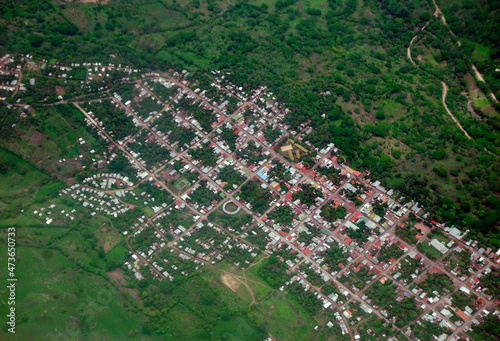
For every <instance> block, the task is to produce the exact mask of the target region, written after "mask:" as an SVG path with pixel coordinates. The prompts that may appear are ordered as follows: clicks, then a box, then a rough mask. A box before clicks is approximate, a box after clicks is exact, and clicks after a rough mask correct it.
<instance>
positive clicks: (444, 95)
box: [441, 81, 472, 140]
mask: <svg viewBox="0 0 500 341" xmlns="http://www.w3.org/2000/svg"><path fill="white" fill-rule="evenodd" d="M441 85H443V94H442V96H441V100H442V101H443V106H444V108H445V109H446V112H447V113H448V115H450V116H451V118H452V120H453V121H455V123H456V124H457V125H458V127H459V128H460V130H461V131H463V132H464V134H465V136H467V138H468V139H469V140H472V137H471V136H470V135H469V133H468V132H467V131H466V130H465V129H464V127H462V125H461V124H460V122H458V120H457V119H456V118H455V116H453V114H452V113H451V111H450V109H448V106H447V105H446V96H447V95H448V86H447V85H446V83H445V82H443V81H441Z"/></svg>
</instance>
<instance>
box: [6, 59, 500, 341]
mask: <svg viewBox="0 0 500 341" xmlns="http://www.w3.org/2000/svg"><path fill="white" fill-rule="evenodd" d="M15 60H16V61H18V62H19V65H21V63H26V64H28V65H30V67H32V68H38V67H40V68H42V65H45V66H44V67H43V70H45V69H46V70H47V71H44V72H47V73H48V72H53V73H54V74H55V73H57V74H58V75H59V76H58V77H59V79H60V80H61V81H62V82H64V81H65V79H68V77H70V76H68V75H71V74H72V75H74V74H75V69H77V70H81V69H82V68H84V69H85V70H84V73H83V72H82V75H81V79H82V80H81V81H79V82H80V85H79V86H78V87H77V89H78V90H77V91H76V93H77V95H78V96H79V97H78V98H77V99H75V100H72V99H71V98H70V97H68V96H64V95H63V94H61V95H60V96H58V98H54V99H53V100H52V102H53V103H61V102H65V103H72V105H73V106H74V107H75V108H76V109H77V110H78V111H79V112H80V113H81V114H82V115H83V121H84V122H85V124H86V125H87V127H88V128H89V129H90V130H91V131H92V132H93V134H94V135H95V136H96V138H98V139H99V140H100V143H102V144H103V145H104V146H106V148H105V150H104V151H103V152H101V153H97V152H96V151H95V150H94V149H90V147H88V149H87V150H85V153H84V152H82V154H79V155H77V156H76V157H75V158H74V160H66V159H63V160H58V162H59V163H60V164H64V163H66V162H73V161H74V162H78V163H80V166H81V170H82V171H85V174H86V176H85V177H83V178H82V179H80V181H78V182H75V183H73V184H72V185H71V186H69V187H66V188H64V189H63V190H61V191H60V192H59V195H58V198H57V200H55V201H54V202H53V203H51V204H50V205H48V206H45V207H40V208H38V209H33V210H32V211H31V212H27V213H29V214H31V215H33V216H35V217H36V218H37V219H40V220H41V221H43V222H44V223H45V224H47V225H50V224H53V223H54V221H58V220H59V221H72V220H74V219H75V214H76V212H78V211H79V212H80V214H85V215H88V216H92V217H93V216H95V215H105V216H107V217H110V219H112V221H114V222H115V225H116V226H117V228H118V229H119V232H120V233H121V234H122V235H123V236H124V238H126V241H127V245H128V246H129V248H130V252H129V255H128V257H127V258H126V259H125V261H124V263H123V264H116V266H125V267H126V268H127V270H128V272H129V273H130V274H131V275H132V277H134V278H135V279H136V280H137V281H140V280H143V279H147V280H148V281H172V280H174V279H175V278H177V277H183V276H188V275H189V274H191V273H194V272H196V271H199V270H200V269H202V268H204V267H211V266H217V264H218V263H219V262H221V261H222V260H224V261H226V262H228V263H231V264H233V265H234V266H235V267H237V268H240V269H247V268H249V267H250V266H251V265H252V264H254V263H255V262H256V261H257V260H258V259H261V258H262V256H264V257H276V258H277V259H278V260H279V263H280V264H281V265H280V266H274V267H273V268H272V271H270V274H269V276H270V278H269V279H266V278H264V279H266V280H267V281H268V282H269V283H270V285H271V286H273V287H276V288H277V290H280V291H282V292H283V291H292V292H294V293H296V295H297V296H298V297H302V298H303V301H304V302H308V303H307V304H312V305H314V306H316V307H318V308H319V309H322V310H324V311H328V312H331V314H330V315H329V316H331V318H330V319H329V320H328V321H327V322H326V325H327V326H328V328H338V330H339V331H340V332H341V334H343V335H346V336H348V337H349V338H350V339H351V340H369V339H371V338H373V337H374V339H383V338H385V336H386V335H385V334H384V333H380V334H378V333H379V332H378V331H377V330H375V329H374V328H373V322H370V323H368V321H374V320H377V321H380V323H381V325H387V326H392V329H393V330H394V336H391V337H390V338H388V339H389V340H402V339H405V337H407V338H410V337H415V336H416V337H417V338H419V337H418V335H419V334H418V333H419V331H420V333H424V332H425V331H426V330H432V334H433V335H434V339H435V340H440V341H444V340H471V337H470V336H469V335H468V334H469V333H470V332H471V331H472V330H473V328H474V326H477V325H480V324H481V323H482V322H483V321H484V320H485V319H486V318H488V316H490V315H492V316H499V315H500V310H499V308H498V306H499V305H500V300H499V298H498V290H497V291H495V292H494V293H491V290H490V289H489V287H488V286H485V285H483V283H484V280H485V279H488V278H490V277H491V276H492V274H494V273H497V272H498V269H499V266H500V265H499V264H500V250H498V251H497V250H492V249H491V248H487V249H485V248H482V247H478V245H477V241H474V240H472V239H470V238H468V231H467V230H462V229H461V228H460V227H459V226H446V225H444V224H442V223H438V222H436V221H433V220H430V219H429V215H428V213H427V212H426V211H425V210H424V209H423V208H422V206H421V205H420V204H419V203H418V202H414V201H413V200H412V199H411V198H406V197H404V196H403V195H402V194H401V193H398V192H397V191H394V190H392V189H390V188H384V187H383V186H382V185H381V183H380V182H379V181H375V180H371V179H370V173H369V172H368V171H364V172H360V171H357V170H355V169H352V168H351V167H349V165H348V164H346V162H345V161H344V157H343V156H342V151H341V150H339V149H338V148H337V147H336V146H335V145H334V144H333V143H329V144H326V145H324V146H321V147H317V146H314V145H313V144H312V143H310V142H309V141H308V134H309V133H310V132H311V130H312V128H310V127H309V126H308V125H307V124H302V125H300V126H289V125H288V124H286V121H285V120H284V118H285V117H286V115H287V113H288V112H289V110H288V109H287V108H286V104H284V103H280V102H279V101H278V100H277V99H276V97H275V96H274V95H273V93H272V92H270V91H269V90H268V89H267V88H266V87H265V85H263V86H261V87H260V88H258V89H254V90H247V89H244V88H243V87H240V86H238V85H237V84H234V83H233V81H232V79H233V78H232V75H230V74H227V73H223V72H220V71H212V72H211V73H207V74H190V73H189V72H186V71H182V72H177V71H174V70H168V72H152V73H141V71H140V70H136V69H132V68H129V67H125V66H121V65H120V66H115V65H108V66H104V65H100V64H98V63H96V64H90V63H89V64H85V63H82V64H78V65H71V66H60V65H57V66H55V65H52V66H50V65H48V64H47V63H46V62H45V61H34V60H33V59H32V58H31V56H29V55H28V56H24V57H22V58H21V59H19V58H18V57H16V58H14V57H13V56H10V55H7V56H4V57H3V58H2V59H0V67H1V68H2V75H9V81H8V82H7V83H6V84H3V85H2V87H1V89H2V94H3V96H4V97H3V99H4V100H5V99H6V98H7V97H10V96H12V94H13V93H17V92H23V91H27V87H29V85H25V84H23V83H22V82H21V77H20V73H21V69H22V67H21V66H17V65H15V64H16V63H15V62H14V61H15ZM12 65H14V66H12ZM111 74H112V75H113V77H111V76H110V75H111ZM132 75H133V76H134V77H132ZM111 78H113V80H112V81H113V82H115V84H113V87H110V86H108V85H106V84H107V83H110V82H111V80H109V79H111ZM36 82H37V81H36V80H35V79H34V78H33V79H32V81H30V83H31V86H34V85H35V84H36ZM101 83H102V85H100V84H101ZM115 85H116V86H115ZM89 93H92V94H94V95H92V97H88V96H87V94H89ZM47 105H50V100H48V101H47ZM9 106H10V107H9V108H10V109H11V110H19V111H20V119H21V120H22V119H24V118H25V117H26V116H28V115H29V114H30V106H29V105H27V104H25V103H23V102H22V100H18V101H17V102H14V103H10V104H9ZM75 142H76V143H77V144H78V145H80V146H82V148H83V147H84V146H85V145H86V141H85V140H83V139H82V138H79V139H78V140H75ZM82 150H84V149H82ZM57 202H76V203H77V204H76V205H74V206H73V209H72V210H68V209H67V208H66V207H64V206H62V205H58V204H57ZM497 289H498V288H497ZM310 302H312V303H310ZM332 330H333V329H332Z"/></svg>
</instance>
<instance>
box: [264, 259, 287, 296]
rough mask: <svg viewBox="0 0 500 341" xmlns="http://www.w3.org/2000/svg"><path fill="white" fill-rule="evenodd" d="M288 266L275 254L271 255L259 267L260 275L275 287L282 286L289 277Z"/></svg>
mask: <svg viewBox="0 0 500 341" xmlns="http://www.w3.org/2000/svg"><path fill="white" fill-rule="evenodd" d="M286 269H287V266H286V265H285V263H283V262H282V261H280V260H279V259H278V258H276V257H275V256H270V257H269V258H268V259H267V260H266V261H265V262H264V264H262V266H261V267H260V269H259V276H260V277H262V278H263V279H265V280H266V282H267V283H269V285H270V286H271V287H273V288H279V287H280V286H282V285H283V284H284V283H285V282H286V281H287V280H288V279H289V277H288V276H287V274H286Z"/></svg>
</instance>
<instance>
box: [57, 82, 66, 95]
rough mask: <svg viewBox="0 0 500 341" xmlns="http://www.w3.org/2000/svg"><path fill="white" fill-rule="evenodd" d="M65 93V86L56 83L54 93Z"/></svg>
mask: <svg viewBox="0 0 500 341" xmlns="http://www.w3.org/2000/svg"><path fill="white" fill-rule="evenodd" d="M65 94H66V88H65V87H64V86H61V85H56V95H57V96H64V95H65Z"/></svg>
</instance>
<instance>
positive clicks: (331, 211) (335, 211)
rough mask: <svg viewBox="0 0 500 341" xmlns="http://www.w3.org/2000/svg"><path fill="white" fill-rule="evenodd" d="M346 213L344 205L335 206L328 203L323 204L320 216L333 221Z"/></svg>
mask: <svg viewBox="0 0 500 341" xmlns="http://www.w3.org/2000/svg"><path fill="white" fill-rule="evenodd" d="M346 213H347V210H346V209H345V208H344V206H338V207H337V208H334V207H332V206H331V205H329V204H326V205H324V206H323V207H322V208H321V216H322V217H323V218H324V219H325V220H326V221H329V222H332V223H333V222H334V221H335V220H337V219H343V218H344V217H345V215H346Z"/></svg>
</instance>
